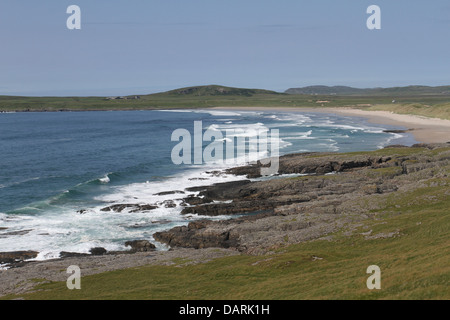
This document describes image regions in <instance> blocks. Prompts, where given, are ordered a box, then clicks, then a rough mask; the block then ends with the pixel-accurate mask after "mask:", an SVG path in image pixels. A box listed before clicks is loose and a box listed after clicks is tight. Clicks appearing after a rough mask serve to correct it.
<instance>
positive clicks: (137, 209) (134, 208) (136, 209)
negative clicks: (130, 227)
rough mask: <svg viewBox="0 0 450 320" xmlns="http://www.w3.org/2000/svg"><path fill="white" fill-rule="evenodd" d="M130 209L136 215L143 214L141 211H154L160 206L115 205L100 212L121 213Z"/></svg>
mask: <svg viewBox="0 0 450 320" xmlns="http://www.w3.org/2000/svg"><path fill="white" fill-rule="evenodd" d="M129 208H130V209H132V210H130V213H135V212H141V211H149V210H154V209H156V208H158V206H155V205H152V204H115V205H112V206H109V207H105V208H103V209H100V211H103V212H110V211H114V212H118V213H120V212H122V211H123V210H125V209H129Z"/></svg>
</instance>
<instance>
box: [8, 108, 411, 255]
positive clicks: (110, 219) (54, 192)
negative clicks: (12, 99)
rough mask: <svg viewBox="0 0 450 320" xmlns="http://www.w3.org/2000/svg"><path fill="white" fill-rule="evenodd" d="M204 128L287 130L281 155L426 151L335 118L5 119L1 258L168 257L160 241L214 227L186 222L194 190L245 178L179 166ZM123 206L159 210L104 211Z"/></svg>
mask: <svg viewBox="0 0 450 320" xmlns="http://www.w3.org/2000/svg"><path fill="white" fill-rule="evenodd" d="M196 123H197V125H198V123H200V124H201V128H202V132H206V130H213V131H216V132H217V131H220V132H223V133H224V143H225V140H226V139H230V138H229V137H225V132H227V130H228V131H230V132H234V131H233V130H235V131H236V129H244V130H246V129H252V128H253V129H261V128H264V129H267V130H271V131H270V132H272V131H273V130H278V135H279V140H278V141H279V144H278V150H279V154H280V155H283V154H289V153H299V152H300V153H301V152H351V151H370V150H376V149H380V148H383V147H385V146H387V145H391V144H402V145H412V144H414V143H417V141H415V140H414V138H413V137H412V135H410V134H409V133H386V132H384V130H400V129H405V128H402V127H395V126H388V125H379V124H373V123H369V122H368V121H367V120H365V119H364V118H358V117H344V116H340V115H335V114H327V113H313V112H281V111H280V112H276V111H235V110H233V111H228V110H211V109H204V110H200V109H192V110H151V111H99V112H96V111H90V112H40V113H33V112H21V113H0V252H8V251H20V250H33V251H38V252H39V255H38V257H37V258H36V260H45V259H52V258H57V257H59V254H60V252H61V251H67V252H80V253H88V252H89V250H90V249H91V248H93V247H103V248H105V249H107V250H108V251H111V250H126V249H129V248H127V247H125V242H126V241H129V240H140V239H146V240H149V241H151V242H153V243H154V244H155V245H156V247H157V249H158V250H167V249H168V248H167V247H166V246H165V245H163V244H160V243H158V242H155V241H154V239H153V234H154V233H155V232H158V231H163V230H168V229H170V228H172V227H174V226H181V225H186V224H188V223H189V222H190V221H193V220H196V219H202V218H205V217H201V216H198V215H192V214H191V215H182V214H181V210H182V208H183V207H182V198H183V197H186V196H188V195H191V194H196V192H193V191H186V188H189V187H195V186H202V185H210V184H213V183H219V182H227V181H233V180H238V179H244V178H245V177H242V176H241V177H236V176H231V175H227V174H225V173H224V169H226V168H227V167H230V164H229V163H203V162H202V163H194V162H193V161H192V163H181V164H177V163H175V162H176V161H174V157H173V150H174V148H175V147H176V146H177V145H179V143H180V142H181V139H178V140H176V139H174V138H173V136H174V132H177V131H176V130H177V129H181V132H184V133H189V134H192V141H193V140H195V138H194V135H195V132H194V131H195V124H196ZM255 132H256V131H255ZM185 142H186V141H185ZM219 142H220V141H219ZM192 145H194V143H193V142H192ZM207 145H208V142H207V141H206V142H203V143H202V144H201V146H199V145H197V146H195V145H194V146H193V148H194V150H193V151H192V153H193V154H194V153H195V152H196V151H198V150H195V148H202V149H203V150H204V149H205V147H206V146H207ZM237 147H238V146H237V144H236V148H237ZM201 151H202V150H200V153H201ZM236 154H237V152H236ZM192 158H194V156H192ZM241 160H242V161H244V162H245V160H246V159H241ZM247 160H249V159H247ZM240 164H241V163H240ZM173 191H175V192H173ZM168 203H172V204H174V205H170V206H168V205H167V204H168ZM113 204H153V205H156V206H157V208H156V209H154V210H150V211H146V212H130V211H132V210H127V209H125V210H123V211H121V212H114V211H110V212H105V211H102V210H101V209H102V208H105V207H107V206H111V205H113ZM229 218H231V217H227V216H218V217H214V218H211V219H229Z"/></svg>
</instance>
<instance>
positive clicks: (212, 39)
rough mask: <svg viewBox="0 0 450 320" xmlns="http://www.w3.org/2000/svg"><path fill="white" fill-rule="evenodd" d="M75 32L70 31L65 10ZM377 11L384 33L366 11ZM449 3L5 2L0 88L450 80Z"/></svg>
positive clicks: (34, 91)
mask: <svg viewBox="0 0 450 320" xmlns="http://www.w3.org/2000/svg"><path fill="white" fill-rule="evenodd" d="M73 4H75V5H78V6H79V7H80V9H81V29H80V30H69V29H68V28H67V26H66V21H67V19H68V18H69V17H70V14H67V13H66V10H67V8H68V6H69V5H73ZM373 4H376V5H378V6H379V7H380V8H381V29H380V30H369V29H368V28H367V26H366V21H367V19H368V18H369V16H370V14H367V12H366V10H367V8H368V7H369V6H370V5H373ZM449 16H450V5H449V4H448V1H445V0H436V1H433V2H432V3H430V2H426V1H424V0H416V1H407V0H399V1H395V2H393V1H387V0H377V1H360V2H358V3H349V2H336V1H331V0H321V1H317V2H314V3H311V2H306V1H297V0H284V1H273V0H259V1H257V0H247V1H245V2H242V1H236V0H230V1H227V2H226V3H224V2H220V1H211V0H209V1H207V0H192V1H189V2H186V1H182V0H171V1H150V2H149V1H142V0H133V1H122V0H119V1H115V2H114V3H111V1H107V0H98V1H95V2H94V1H87V0H77V1H70V2H69V1H66V0H63V1H61V0H48V1H45V2H36V1H31V0H23V1H20V2H18V1H14V0H4V1H2V4H1V5H0V30H1V31H0V41H1V43H2V50H0V70H1V72H0V95H21V96H115V95H132V94H151V93H157V92H164V91H168V90H172V89H176V88H182V87H190V86H197V85H209V84H219V85H223V86H229V87H238V88H259V89H267V90H274V91H278V92H283V91H285V90H287V89H289V88H293V87H305V86H311V85H327V86H350V87H355V88H374V87H394V86H409V85H426V86H441V85H448V84H449V83H450V79H449V77H448V75H449V74H450V64H449V63H448V57H449V56H450V43H449V42H448V41H445V39H447V38H448V35H447V33H448V30H449V27H450V19H449V18H448V17H449Z"/></svg>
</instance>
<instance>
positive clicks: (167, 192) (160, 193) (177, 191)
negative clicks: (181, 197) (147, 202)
mask: <svg viewBox="0 0 450 320" xmlns="http://www.w3.org/2000/svg"><path fill="white" fill-rule="evenodd" d="M176 193H181V194H184V193H185V192H184V191H180V190H174V191H163V192H158V193H155V194H154V195H155V196H165V195H168V194H176Z"/></svg>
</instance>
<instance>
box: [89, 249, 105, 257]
mask: <svg viewBox="0 0 450 320" xmlns="http://www.w3.org/2000/svg"><path fill="white" fill-rule="evenodd" d="M89 252H90V253H91V254H92V255H93V256H102V255H104V254H106V252H107V251H106V249H105V248H102V247H96V248H92V249H90V250H89Z"/></svg>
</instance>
